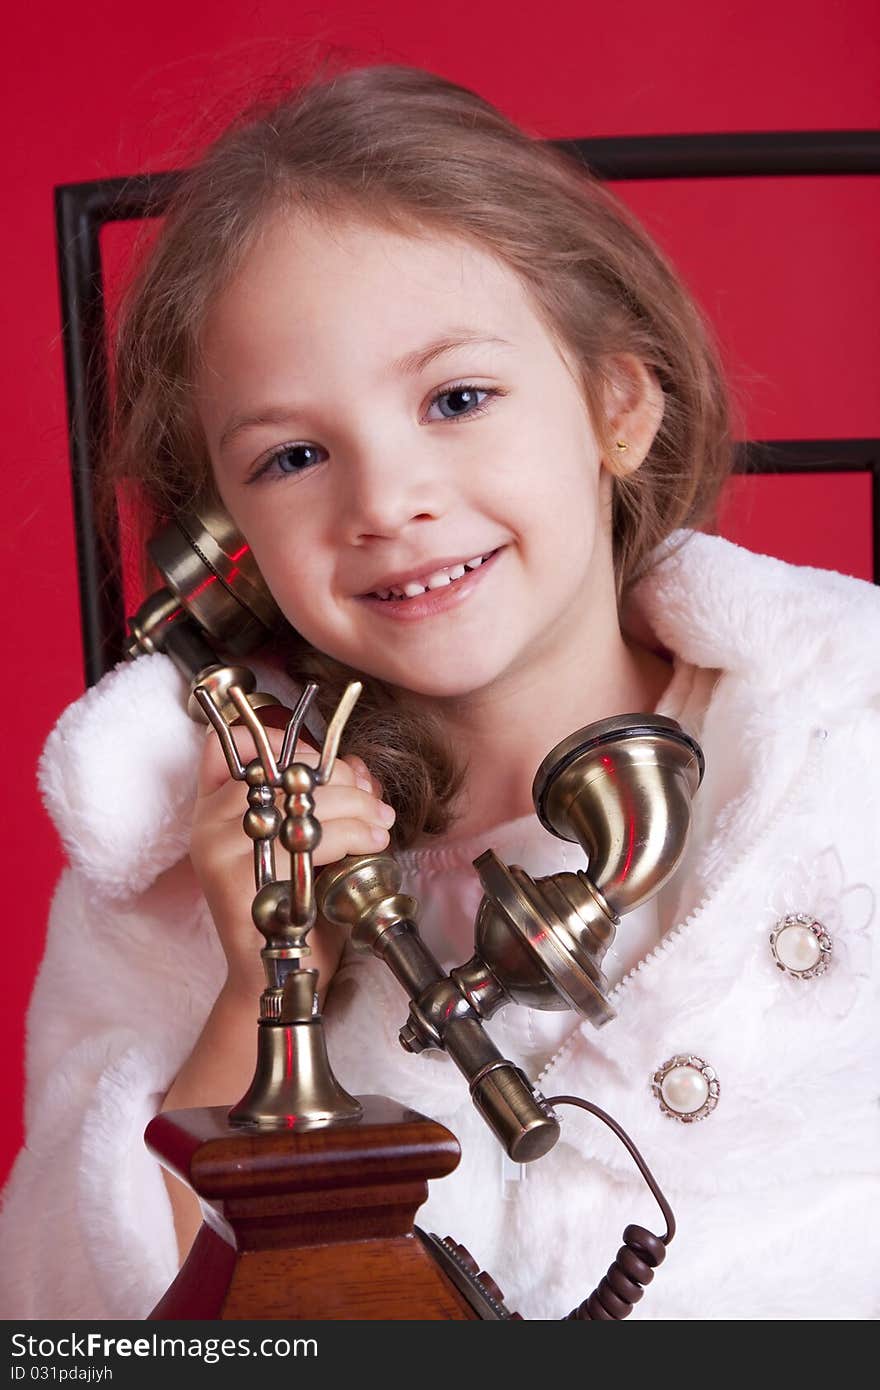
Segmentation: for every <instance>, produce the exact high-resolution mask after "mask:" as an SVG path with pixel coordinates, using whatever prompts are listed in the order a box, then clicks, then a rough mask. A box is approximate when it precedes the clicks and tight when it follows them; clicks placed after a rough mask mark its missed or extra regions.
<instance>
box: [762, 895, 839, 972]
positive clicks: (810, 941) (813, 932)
mask: <svg viewBox="0 0 880 1390" xmlns="http://www.w3.org/2000/svg"><path fill="white" fill-rule="evenodd" d="M831 947H832V941H831V937H830V935H829V933H828V932H827V931H826V929H825V927H824V926H823V925H822V923H821V922H818V921H817V920H816V919H815V918H814V917H811V916H810V915H809V914H808V913H806V912H789V913H788V914H787V916H785V917H781V918H780V920H779V921H778V922H777V923H776V926H775V927H774V928H773V930H772V932H771V933H770V950H771V951H772V953H773V959H774V960H775V962H776V965H777V967H778V968H779V969H780V970H784V971H785V973H786V975H793V976H794V978H795V979H798V980H811V979H812V978H813V976H814V975H821V974H822V973H823V972H824V971H825V970H827V969H828V963H829V960H830V957H831Z"/></svg>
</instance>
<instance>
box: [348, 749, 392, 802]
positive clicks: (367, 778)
mask: <svg viewBox="0 0 880 1390" xmlns="http://www.w3.org/2000/svg"><path fill="white" fill-rule="evenodd" d="M345 761H346V762H347V763H349V765H350V766H351V767H353V768H354V769H355V772H356V774H357V782H358V786H362V787H363V788H364V790H365V791H367V790H369V791H372V793H373V795H374V796H378V797H379V798H380V800H381V798H382V796H383V787H382V783H381V782H380V781H379V779H378V777H374V776H373V774H372V772H371V771H370V769H369V768H368V767H367V764H366V763H365V762H364V760H363V758H359V757H358V756H357V754H356V753H349V754H347V755H346V759H345Z"/></svg>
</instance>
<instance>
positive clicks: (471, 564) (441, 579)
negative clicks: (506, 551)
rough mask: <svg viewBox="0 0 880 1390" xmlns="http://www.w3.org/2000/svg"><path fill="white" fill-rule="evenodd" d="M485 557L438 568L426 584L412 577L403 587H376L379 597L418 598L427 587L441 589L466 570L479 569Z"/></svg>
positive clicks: (481, 556) (458, 577)
mask: <svg viewBox="0 0 880 1390" xmlns="http://www.w3.org/2000/svg"><path fill="white" fill-rule="evenodd" d="M484 559H485V556H483V555H477V556H475V557H474V559H473V560H465V561H464V563H463V564H460V565H448V566H447V568H446V569H442V570H437V571H436V572H435V573H434V574H430V575H428V578H427V579H426V580H425V582H424V584H420V583H419V582H418V581H417V580H415V579H411V580H410V581H409V583H408V584H404V585H403V587H402V588H401V587H399V586H397V585H395V586H393V587H392V588H390V589H376V590H375V592H376V593H377V594H378V595H379V598H392V597H394V598H416V597H417V596H418V595H419V594H423V593H425V591H426V590H427V589H441V588H442V587H443V585H444V584H451V582H452V580H453V579H461V577H462V575H463V574H464V572H465V570H475V569H477V568H478V567H479V566H480V565H481V564H482V563H483V560H484Z"/></svg>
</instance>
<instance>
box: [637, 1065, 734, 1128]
mask: <svg viewBox="0 0 880 1390" xmlns="http://www.w3.org/2000/svg"><path fill="white" fill-rule="evenodd" d="M652 1089H653V1091H654V1094H655V1096H656V1097H657V1099H658V1101H659V1102H660V1109H661V1110H662V1111H663V1113H664V1114H665V1115H669V1116H671V1117H672V1118H673V1119H676V1120H681V1121H682V1122H683V1123H685V1124H687V1123H690V1122H692V1121H694V1120H704V1119H705V1118H706V1116H707V1115H709V1114H711V1112H712V1111H713V1110H714V1109H715V1106H716V1105H717V1104H718V1095H719V1091H720V1087H719V1084H718V1078H717V1076H716V1075H715V1071H714V1069H713V1068H712V1067H710V1066H709V1065H708V1064H707V1063H706V1062H704V1061H703V1059H702V1057H695V1056H688V1055H685V1056H679V1057H670V1058H669V1060H668V1061H666V1062H664V1063H663V1065H662V1067H660V1069H659V1070H658V1071H655V1073H654V1079H653V1086H652Z"/></svg>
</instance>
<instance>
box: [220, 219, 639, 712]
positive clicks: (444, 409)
mask: <svg viewBox="0 0 880 1390" xmlns="http://www.w3.org/2000/svg"><path fill="white" fill-rule="evenodd" d="M202 349H203V355H202V361H201V366H200V372H199V378H198V382H197V393H198V394H197V400H198V409H199V413H200V417H201V420H202V423H203V426H204V429H205V432H206V437H207V440H208V445H209V449H210V453H211V458H212V461H213V466H214V471H215V475H216V480H217V484H218V487H219V491H220V495H221V497H222V499H223V502H224V504H225V505H226V507H227V509H228V511H229V512H230V513H231V515H232V517H233V519H234V520H235V522H236V523H237V525H238V527H239V529H240V530H241V531H242V532H243V534H244V536H245V537H246V538H247V540H248V542H249V543H250V546H251V548H252V551H253V554H254V558H255V559H256V561H257V564H258V565H259V567H260V570H261V571H262V574H263V576H264V578H265V579H266V582H267V583H268V585H269V588H270V589H271V591H272V593H273V595H274V597H275V599H276V601H277V603H278V604H279V606H280V608H281V610H282V611H283V613H284V614H285V616H286V617H287V619H288V620H289V621H290V622H291V623H292V624H293V626H294V627H295V628H296V629H297V630H298V631H299V632H300V633H301V634H302V635H303V636H304V637H305V638H306V639H307V640H308V641H309V642H311V643H312V644H313V645H314V646H315V647H317V648H318V649H319V650H321V651H323V652H325V653H327V654H329V655H330V656H332V657H335V658H337V659H338V660H340V661H342V662H345V663H346V664H347V665H349V666H352V667H354V668H355V669H356V670H359V671H362V672H366V673H369V674H372V675H375V676H378V677H379V678H381V679H382V680H384V681H387V682H389V683H391V684H392V685H394V686H397V687H400V688H402V689H405V690H408V691H412V692H417V693H419V694H421V695H425V696H433V697H440V698H442V697H456V696H459V697H460V696H466V695H469V694H473V693H475V692H478V691H483V690H486V689H487V688H488V687H491V686H492V685H493V684H495V683H496V682H499V681H502V682H503V681H504V680H506V679H508V678H510V677H514V678H517V677H518V676H520V677H524V678H526V679H528V678H529V672H530V671H533V670H535V669H536V668H535V665H534V664H535V663H536V662H540V661H542V659H547V658H548V657H549V656H550V654H551V653H552V652H556V653H557V655H558V653H559V651H560V649H564V647H565V644H566V643H570V642H571V641H572V640H575V641H579V642H582V641H583V639H584V637H585V635H586V633H588V632H589V633H593V634H594V633H595V624H596V623H597V622H601V621H604V622H606V623H607V622H608V621H613V623H614V624H615V625H616V619H617V614H616V609H615V608H614V587H613V574H612V567H611V547H610V539H609V530H610V524H609V512H610V507H609V500H610V477H609V475H608V474H607V473H606V470H605V469H604V468H603V467H602V464H601V459H600V451H599V446H598V444H597V441H596V438H595V436H594V433H593V430H592V428H591V424H590V420H589V417H588V413H587V408H586V405H585V403H584V400H583V398H582V396H581V393H580V390H579V388H578V386H577V384H576V381H575V379H574V376H573V369H570V367H569V366H568V365H567V364H566V360H564V358H563V356H562V355H561V352H560V349H559V347H558V346H557V345H556V343H555V341H554V340H553V338H552V337H551V335H550V334H549V332H548V330H547V329H546V327H545V326H544V324H543V323H542V321H541V320H540V319H539V318H538V317H537V315H536V313H535V312H534V310H533V309H532V307H531V305H530V303H529V301H528V299H527V297H526V294H525V292H524V290H523V288H522V286H521V284H520V282H519V280H518V279H517V277H516V276H515V275H514V274H513V272H512V271H510V270H509V269H508V268H507V267H506V266H505V265H504V264H503V263H501V262H499V261H497V260H496V259H495V258H494V257H493V256H491V255H490V254H488V253H486V252H484V251H482V250H480V249H478V248H476V247H475V246H474V245H472V244H470V243H468V242H465V241H462V240H458V239H455V238H448V239H447V238H444V237H442V236H440V235H434V234H426V235H425V236H423V237H419V238H416V237H408V236H404V235H399V234H396V233H393V232H390V231H385V230H380V229H378V228H376V227H373V226H370V225H366V224H362V223H357V222H347V221H346V222H334V224H333V225H332V227H328V226H327V225H325V224H323V223H319V222H318V221H316V220H307V219H306V218H305V217H297V218H295V219H286V218H282V217H278V218H276V219H275V220H274V221H271V222H269V223H268V224H267V225H266V228H265V234H264V236H263V237H262V238H261V239H260V241H259V243H258V245H257V246H256V248H255V249H254V250H253V251H252V252H251V254H250V256H249V258H248V259H247V261H246V263H245V266H244V269H243V271H242V272H241V273H240V274H239V276H238V278H237V279H236V280H235V281H234V283H233V284H232V285H231V287H229V288H228V289H227V290H226V291H225V292H224V293H223V294H222V296H220V297H218V299H217V300H216V301H215V302H214V303H213V305H212V307H211V310H210V313H209V315H208V317H207V320H206V323H205V327H204V333H203V337H202ZM490 555H491V556H492V557H493V558H492V559H491V560H489V561H485V560H484V562H483V564H482V565H481V566H478V567H476V568H475V569H473V570H471V569H468V568H465V569H464V571H462V566H466V565H467V562H472V561H476V560H477V559H478V558H479V557H487V556H490ZM446 575H449V582H448V583H445V582H444V579H445V577H446ZM410 580H412V581H413V582H416V581H419V580H421V582H422V584H425V583H427V582H428V581H430V583H431V585H437V586H438V587H436V588H433V587H432V588H431V589H430V590H429V591H428V592H426V593H424V594H420V595H416V596H414V597H402V598H396V599H395V598H393V597H392V598H388V597H381V596H380V595H387V594H388V593H389V592H390V591H392V590H394V589H397V590H402V589H404V588H405V586H406V584H407V583H408V582H409V581H410ZM609 606H610V608H611V609H612V613H611V614H610V615H609V613H608V608H609ZM551 665H552V662H551Z"/></svg>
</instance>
